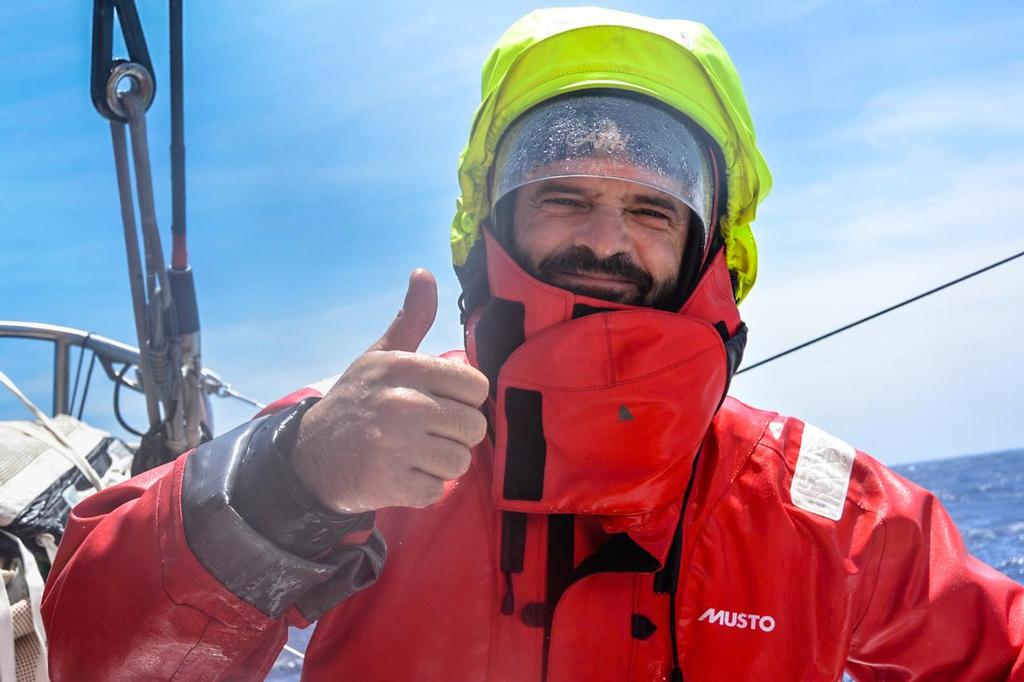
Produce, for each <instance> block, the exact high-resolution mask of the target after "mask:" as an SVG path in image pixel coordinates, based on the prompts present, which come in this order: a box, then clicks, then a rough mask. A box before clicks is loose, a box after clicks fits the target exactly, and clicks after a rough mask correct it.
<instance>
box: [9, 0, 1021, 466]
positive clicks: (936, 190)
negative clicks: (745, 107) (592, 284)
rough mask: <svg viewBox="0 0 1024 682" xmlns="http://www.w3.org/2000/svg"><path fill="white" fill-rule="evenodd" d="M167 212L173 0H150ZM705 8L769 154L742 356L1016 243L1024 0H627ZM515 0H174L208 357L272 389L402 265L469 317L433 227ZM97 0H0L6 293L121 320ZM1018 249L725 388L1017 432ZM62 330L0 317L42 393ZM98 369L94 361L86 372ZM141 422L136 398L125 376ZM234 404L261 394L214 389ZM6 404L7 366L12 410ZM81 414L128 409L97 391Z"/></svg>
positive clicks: (964, 434)
mask: <svg viewBox="0 0 1024 682" xmlns="http://www.w3.org/2000/svg"><path fill="white" fill-rule="evenodd" d="M139 4H140V12H141V14H142V20H143V24H144V27H145V29H146V34H147V38H148V41H149V46H150V51H151V53H152V54H153V57H154V61H155V66H156V69H157V72H158V73H157V75H158V80H159V85H158V93H157V101H156V103H155V104H154V106H153V109H152V110H151V112H150V116H149V122H150V147H151V150H152V153H153V156H154V177H155V179H156V182H157V188H156V189H157V200H158V216H159V220H160V224H161V227H162V228H163V229H164V230H165V234H166V233H167V231H168V230H169V222H170V204H169V180H168V178H169V175H168V155H167V148H168V143H169V141H168V138H169V122H168V88H167V84H168V81H169V79H168V74H167V57H166V54H167V42H166V27H167V15H166V11H167V9H166V3H165V2H149V1H143V2H140V3H139ZM611 6H613V7H615V8H617V9H623V10H629V11H635V12H638V13H642V14H650V15H654V16H662V17H669V16H671V17H685V18H691V19H696V20H699V21H703V22H705V23H707V24H708V25H709V26H711V28H712V29H713V30H714V31H715V32H716V34H717V35H718V36H719V38H720V39H721V40H722V41H723V42H724V43H725V45H726V46H727V47H728V48H729V50H730V53H731V55H732V57H733V60H734V62H735V63H736V65H737V68H738V69H739V71H740V73H741V75H742V77H743V81H744V85H745V87H746V92H747V97H748V101H749V104H750V108H751V111H752V113H753V116H754V121H755V125H756V127H757V132H758V137H759V141H760V144H761V145H762V149H763V151H764V153H765V156H766V157H767V159H768V162H769V165H770V166H771V168H772V171H773V173H774V176H775V187H774V189H773V191H772V194H771V195H770V196H769V197H768V199H767V200H766V201H765V203H764V204H762V207H761V211H760V214H759V218H758V220H757V222H756V223H755V232H756V234H757V236H758V243H759V247H760V261H761V265H760V273H759V281H758V284H757V286H756V288H755V289H754V291H753V293H752V294H751V295H750V296H749V297H748V299H747V301H746V302H745V303H744V304H743V307H742V312H743V314H744V316H745V318H746V321H747V323H748V324H749V326H750V328H751V336H750V343H749V345H748V347H747V361H748V363H749V362H753V361H756V360H757V359H759V358H762V357H765V356H767V355H770V354H772V353H774V352H777V351H779V350H782V349H784V348H786V347H788V346H789V345H792V344H794V343H797V342H799V341H803V340H805V339H806V338H809V337H812V336H815V335H817V334H819V333H821V332H824V331H827V330H829V329H831V328H833V327H835V326H838V325H840V324H843V323H845V322H847V321H849V320H851V319H854V318H857V317H860V316H862V315H865V314H867V313H870V312H873V311H874V310H876V309H879V308H882V307H884V306H886V305H889V304H891V303H894V302H896V301H898V300H901V299H902V298H905V297H907V296H910V295H912V294H915V293H917V292H919V291H922V290H924V289H927V288H930V287H932V286H935V285H937V284H939V283H941V282H943V281H945V280H947V279H951V278H952V277H955V276H958V275H960V274H963V273H965V272H967V271H970V270H973V269H975V268H977V267H980V266H982V265H985V264H987V263H988V262H991V261H994V260H997V259H998V258H1000V257H1002V256H1004V255H1007V254H1009V253H1011V252H1015V251H1020V250H1021V249H1024V236H1022V229H1021V228H1022V226H1024V221H1022V219H1021V215H1022V214H1024V192H1021V190H1020V188H1021V187H1022V186H1024V116H1021V115H1020V111H1022V110H1024V47H1022V44H1021V41H1020V38H1019V36H1020V35H1021V34H1022V33H1024V6H1022V5H1020V4H1019V3H1013V2H1009V1H1007V2H1002V3H995V2H992V3H956V2H945V3H940V2H936V3H927V4H924V3H904V4H899V5H896V4H895V3H883V2H826V1H823V0H822V1H810V0H809V1H806V2H799V1H796V2H757V3H721V2H689V3H679V2H672V3H669V2H636V3H627V2H619V3H611ZM532 7H533V6H532V5H526V4H521V3H503V4H500V5H499V4H488V3H468V2H460V3H445V4H444V5H443V6H436V5H434V6H428V5H426V4H424V5H413V4H405V3H388V4H387V5H386V6H385V5H383V4H371V3H363V6H361V7H353V6H350V4H349V3H334V2H327V1H325V0H321V1H316V2H314V1H303V2H288V3H281V2H275V3H269V2H268V3H248V2H246V3H243V2H231V3H228V2H223V3H208V2H196V1H195V0H192V1H191V2H186V3H185V22H186V27H185V39H186V55H185V64H186V134H187V139H186V144H187V151H188V190H189V195H188V202H189V203H188V209H189V210H188V215H189V229H190V233H191V234H190V248H191V254H192V263H193V266H194V269H195V271H196V278H197V286H198V288H199V295H200V306H201V315H202V319H203V325H204V352H205V359H206V361H207V363H208V364H209V365H210V366H212V367H214V368H215V369H216V370H218V371H219V372H220V373H221V374H222V375H223V376H225V377H226V378H228V379H229V380H230V381H232V382H233V383H234V384H235V385H236V386H237V387H238V388H240V389H241V390H243V391H245V392H247V393H250V394H253V395H256V396H259V397H261V398H263V399H265V400H269V399H272V398H274V397H276V396H278V395H281V394H283V393H286V392H288V391H289V390H290V389H291V388H293V387H297V386H300V385H303V384H305V383H307V382H309V381H312V380H315V379H318V378H321V377H324V376H328V375H331V374H336V373H339V372H341V371H342V370H343V369H344V368H345V367H346V366H347V364H348V363H349V362H350V361H351V360H352V359H353V358H354V357H355V356H356V355H357V354H358V353H359V352H361V351H362V350H363V349H364V348H365V347H366V346H367V345H368V344H369V343H370V342H372V341H373V340H374V339H375V338H376V337H377V336H378V335H379V334H380V332H381V330H383V328H384V327H385V326H386V325H387V323H388V321H389V320H390V318H391V317H392V315H393V314H394V312H395V310H396V309H397V308H398V307H399V306H400V303H401V299H402V294H403V292H404V287H405V280H406V275H407V273H408V271H409V270H410V269H412V268H413V267H416V266H426V267H429V268H430V269H431V270H433V271H434V273H435V274H436V275H437V276H438V279H439V286H440V292H439V293H440V298H441V310H440V312H439V316H438V321H437V323H436V324H435V327H434V329H433V331H432V332H431V334H430V336H429V337H428V338H427V340H426V342H425V344H424V346H423V348H424V350H426V351H428V352H440V351H443V350H446V349H448V348H453V347H457V346H459V345H460V344H461V329H460V327H459V326H458V317H457V311H456V308H455V303H454V301H455V298H456V296H457V293H458V288H457V283H456V281H455V278H454V275H453V274H452V271H451V265H450V258H449V252H448V245H447V230H448V224H449V222H450V219H451V212H452V209H453V206H454V201H455V196H456V181H455V162H456V157H457V155H458V152H459V150H460V149H461V148H462V145H463V144H464V142H465V139H466V136H467V134H468V126H469V123H470V120H471V117H472V114H473V112H474V110H475V107H476V104H477V101H478V96H479V92H478V88H479V68H480V65H481V63H482V61H483V59H484V57H485V56H486V54H487V52H488V49H489V48H490V46H491V44H493V42H494V41H495V39H496V38H497V37H498V36H499V35H500V33H501V32H502V31H503V30H504V29H505V28H506V27H507V26H508V25H509V24H510V23H511V22H512V21H514V20H515V19H516V18H518V17H519V16H521V15H522V14H524V13H525V12H527V11H529V10H530V9H532ZM90 22H91V3H83V2H72V1H70V0H68V1H67V2H49V3H6V4H3V5H0V27H2V28H0V35H2V40H0V44H3V45H4V51H3V53H2V55H0V139H2V140H3V153H2V154H0V273H2V275H0V318H7V319H23V320H37V321H46V322H52V323H57V324H65V325H68V326H74V327H80V328H83V329H87V330H91V331H94V332H96V333H100V334H104V335H107V336H111V337H115V338H118V339H121V340H124V341H128V342H132V336H133V326H132V322H131V317H130V303H129V297H128V288H127V275H126V271H125V264H124V255H123V248H124V247H123V241H122V236H121V227H120V217H119V213H118V204H117V195H116V187H115V184H114V170H113V162H112V155H111V149H110V137H109V133H108V128H107V125H106V123H105V122H104V121H103V120H102V119H100V117H99V116H98V115H97V114H96V113H95V111H94V110H93V109H92V106H91V103H90V99H89V91H88V67H89V47H90V46H89V40H90V30H91V27H90ZM1022 279H1024V263H1022V262H1020V261H1018V262H1016V263H1014V264H1010V265H1007V266H1005V267H1004V268H1002V269H1000V270H997V271H995V272H992V273H989V274H986V275H983V276H982V277H981V278H978V279H975V280H972V281H971V282H969V283H966V284H964V285H962V286H960V287H957V288H954V289H953V290H950V291H948V292H944V293H942V294H939V295H937V296H935V297H932V298H930V299H927V300H926V301H923V302H921V303H919V304H916V305H914V306H912V307H910V308H907V309H904V310H901V311H899V312H897V313H894V314H892V315H890V316H888V317H886V318H883V319H881V320H878V321H875V322H872V323H869V324H868V325H866V326H864V327H861V328H858V329H857V330H854V331H851V332H849V333H847V334H845V335H843V336H841V337H838V338H836V339H833V340H830V341H827V342H825V343H823V344H820V345H818V346H816V347H814V348H812V349H808V350H806V351H804V352H801V353H798V354H795V355H793V356H790V357H789V358H786V359H783V360H779V361H777V362H775V363H773V364H771V365H768V366H766V367H764V368H760V369H757V370H755V371H752V372H750V373H749V374H745V375H743V376H741V377H738V378H737V379H736V381H735V382H734V384H733V391H732V392H733V394H734V395H736V396H737V397H739V398H741V399H744V400H745V401H747V402H749V403H751V404H754V405H757V406H759V407H765V408H770V409H775V410H779V411H780V412H783V413H787V414H792V415H796V416H799V417H801V418H804V419H806V420H808V421H811V422H813V423H814V424H816V425H817V426H819V427H821V428H824V429H826V430H828V431H830V432H832V433H835V434H836V435H838V436H840V437H842V438H844V439H846V440H848V441H849V442H851V443H852V444H854V445H855V446H857V447H858V448H861V449H864V450H866V451H868V452H870V453H871V454H873V455H875V456H876V457H878V458H879V459H881V460H883V461H885V462H888V463H897V462H901V461H910V460H919V459H931V458H936V457H945V456H952V455H959V454H969V453H978V452H987V451H993V450H1001V449H1009V448H1019V447H1022V446H1024V428H1022V426H1021V417H1020V412H1021V407H1022V406H1024V368H1022V365H1021V364H1020V363H1019V362H1018V360H1017V356H1018V355H1019V354H1020V350H1021V349H1022V347H1024V343H1022V341H1021V338H1022V335H1024V295H1022V294H1021V288H1020V282H1021V281H1022ZM48 361H49V351H48V350H47V349H45V348H44V347H42V346H41V345H40V347H38V348H36V347H34V344H30V343H28V342H3V343H0V368H3V369H4V370H5V371H7V372H8V373H9V374H10V375H11V376H12V377H13V378H14V379H15V380H16V381H17V382H18V383H19V384H20V385H22V386H23V388H24V389H25V390H26V391H27V392H28V393H29V394H30V396H31V397H33V398H34V399H35V400H37V402H39V403H40V404H41V405H43V406H48V405H49V401H50V394H49V387H48ZM97 386H98V385H97ZM127 402H128V403H130V404H128V405H127V407H128V409H127V412H128V413H129V414H130V415H132V416H133V418H134V419H135V421H136V423H140V424H141V421H142V419H141V416H142V411H141V401H138V400H136V399H134V398H129V399H127ZM217 409H218V412H217V416H218V420H219V425H218V426H219V429H220V430H223V428H225V427H227V426H229V425H230V424H232V423H235V422H237V421H239V420H241V419H244V418H246V416H248V414H249V411H248V409H247V408H245V407H243V406H233V405H229V404H226V403H218V406H217ZM15 416H18V417H20V416H21V411H20V409H19V408H18V406H17V405H16V404H15V403H14V402H13V401H12V400H10V399H8V398H7V397H6V396H0V417H3V418H14V417H15ZM86 417H87V418H91V419H92V420H94V421H96V422H98V423H101V424H104V425H108V426H112V420H111V419H110V417H109V392H106V393H104V392H103V391H101V390H99V389H98V388H97V390H96V391H95V395H94V399H93V400H91V402H90V405H89V407H88V408H87V410H86Z"/></svg>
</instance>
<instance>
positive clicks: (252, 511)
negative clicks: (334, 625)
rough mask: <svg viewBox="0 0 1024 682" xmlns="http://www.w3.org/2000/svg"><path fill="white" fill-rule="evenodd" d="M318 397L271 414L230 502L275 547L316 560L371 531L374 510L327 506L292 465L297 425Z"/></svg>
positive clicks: (259, 431)
mask: <svg viewBox="0 0 1024 682" xmlns="http://www.w3.org/2000/svg"><path fill="white" fill-rule="evenodd" d="M318 401H319V398H306V399H305V400H302V401H301V402H299V403H296V404H295V405H293V406H292V407H290V408H287V409H285V410H282V411H281V412H278V413H277V414H274V415H271V416H270V417H268V418H267V419H266V421H265V422H264V423H263V424H262V425H261V426H260V428H259V429H257V431H256V433H254V434H253V437H252V441H251V442H250V444H249V447H248V449H247V451H246V452H245V454H244V455H243V456H242V461H241V463H240V464H239V467H238V479H237V481H236V484H235V488H234V490H232V491H231V499H230V504H231V506H232V507H234V509H235V510H236V511H237V512H238V514H239V515H240V516H241V517H242V518H243V519H245V522H246V523H248V524H249V525H250V526H252V528H253V530H255V531H256V532H257V533H259V534H260V535H262V536H263V537H265V538H267V539H268V540H270V541H271V542H273V543H274V544H275V545H277V546H278V547H280V548H281V549H283V550H285V551H286V552H290V553H291V554H295V555H296V556H300V557H303V558H305V559H314V558H316V557H318V556H319V555H321V554H323V553H324V552H325V551H327V550H328V549H330V548H331V547H332V546H333V545H335V544H337V543H338V542H339V541H340V540H341V539H342V538H344V537H345V536H346V535H349V534H350V533H357V532H361V531H367V530H370V529H371V528H373V521H374V514H373V512H365V513H362V514H343V513H339V512H335V511H332V510H330V509H328V508H327V507H325V506H324V505H323V504H322V503H321V502H320V501H319V500H318V499H316V497H314V496H313V494H312V493H311V492H309V490H307V489H306V487H305V486H304V485H303V483H302V481H301V480H300V479H299V477H298V475H297V474H296V473H295V471H294V470H293V469H292V467H291V465H290V464H289V463H288V458H289V456H290V455H291V451H292V448H294V447H295V439H296V437H297V436H298V430H299V424H300V423H301V421H302V417H303V415H304V414H305V413H306V411H307V410H308V409H309V408H310V407H312V406H313V405H315V404H316V403H317V402H318Z"/></svg>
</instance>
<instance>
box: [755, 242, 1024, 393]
mask: <svg viewBox="0 0 1024 682" xmlns="http://www.w3.org/2000/svg"><path fill="white" fill-rule="evenodd" d="M1021 256H1024V251H1020V252H1018V253H1015V254H1013V255H1012V256H1007V257H1006V258H1003V259H1002V260H999V261H996V262H995V263H991V264H989V265H986V266H985V267H983V268H979V269H978V270H975V271H974V272H970V273H968V274H966V275H963V276H962V277H957V278H956V279H953V280H950V281H948V282H946V283H945V284H940V285H939V286H937V287H935V288H934V289H929V290H928V291H925V292H924V293H921V294H918V295H917V296H912V297H911V298H908V299H906V300H905V301H901V302H899V303H897V304H895V305H891V306H889V307H888V308H885V309H884V310H879V311H878V312H877V313H872V314H871V315H868V316H867V317H862V318H861V319H859V320H856V321H854V322H851V323H849V324H846V325H843V326H842V327H839V328H838V329H833V330H832V331H830V332H828V333H827V334H822V335H821V336H818V337H815V338H813V339H811V340H810V341H804V342H803V343H801V344H799V345H796V346H793V347H792V348H789V349H787V350H784V351H782V352H781V353H776V354H775V355H772V356H771V357H767V358H765V359H764V360H759V361H758V362H755V363H754V364H752V365H750V366H749V367H745V368H743V369H741V370H740V371H738V372H736V374H743V373H744V372H749V371H750V370H752V369H755V368H757V367H760V366H761V365H767V364H768V363H769V362H772V361H773V360H778V359H779V358H781V357H785V356H787V355H789V354H790V353H795V352H796V351H798V350H802V349H804V348H807V347H808V346H811V345H814V344H816V343H818V342H819V341H824V340H825V339H827V338H829V337H831V336H835V335H836V334H840V333H842V332H845V331H846V330H848V329H852V328H854V327H856V326H857V325H860V324H864V323H865V322H868V321H870V320H873V319H875V318H876V317H881V316H882V315H885V314H886V313H891V312H892V311H894V310H896V309H897V308H902V307H903V306H905V305H909V304H911V303H913V302H915V301H920V300H921V299H922V298H925V297H926V296H931V295H932V294H934V293H937V292H939V291H942V290H943V289H948V288H949V287H951V286H953V285H955V284H959V283H960V282H963V281H966V280H969V279H970V278H972V277H976V276H978V275H980V274H981V273H983V272H988V271H989V270H992V269H994V268H998V267H999V266H1000V265H1006V264H1007V263H1009V262H1010V261H1012V260H1015V259H1017V258H1020V257H1021Z"/></svg>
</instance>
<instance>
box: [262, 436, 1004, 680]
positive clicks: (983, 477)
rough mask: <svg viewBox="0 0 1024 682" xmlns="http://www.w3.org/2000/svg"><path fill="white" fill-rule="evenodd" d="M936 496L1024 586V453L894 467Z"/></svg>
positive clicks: (295, 633) (279, 665) (975, 548)
mask: <svg viewBox="0 0 1024 682" xmlns="http://www.w3.org/2000/svg"><path fill="white" fill-rule="evenodd" d="M892 468H893V469H894V470H895V471H897V472H898V473H899V474H901V475H902V476H905V477H907V478H909V479H910V480H912V481H914V482H915V483H917V484H919V485H922V486H924V487H925V488H927V489H929V490H931V491H932V492H934V493H935V494H936V495H937V496H938V498H939V499H940V500H942V503H943V504H944V505H945V506H946V509H947V510H948V511H949V513H950V516H952V517H953V520H954V521H956V523H957V526H958V527H959V528H960V532H961V534H962V535H963V537H964V542H965V543H966V544H967V547H968V549H969V550H970V551H971V553H972V554H974V555H975V556H977V557H978V558H979V559H981V560H982V561H984V562H985V563H987V564H989V565H990V566H992V567H994V568H996V569H997V570H999V571H1001V572H1003V573H1005V574H1006V575H1008V576H1010V577H1011V578H1013V579H1014V580H1016V581H1017V582H1024V450H1009V451H1006V452H997V453H992V454H988V455H974V456H969V457H957V458H954V459H943V460H937V461H931V462H918V463H914V464H904V465H900V466H894V467H892ZM312 633H313V628H307V629H305V630H299V629H293V630H292V631H291V633H290V635H289V638H288V643H289V645H290V646H292V647H294V648H296V649H298V650H299V651H304V650H305V648H306V644H307V643H308V642H309V637H310V635H312ZM301 668H302V661H301V660H300V659H299V658H298V657H297V656H295V655H294V654H291V653H288V652H287V651H284V652H282V653H281V655H280V656H279V657H278V659H277V661H276V662H275V663H274V667H273V669H272V670H271V671H270V674H269V675H268V676H267V678H266V679H267V680H268V682H296V681H297V680H298V679H299V676H300V674H301Z"/></svg>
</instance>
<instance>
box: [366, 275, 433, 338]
mask: <svg viewBox="0 0 1024 682" xmlns="http://www.w3.org/2000/svg"><path fill="white" fill-rule="evenodd" d="M435 315H437V282H436V281H435V280H434V276H433V275H432V274H430V271H429V270H426V269H424V268H417V269H415V270H413V271H412V273H411V274H410V275H409V288H408V289H407V290H406V292H405V302H404V303H403V304H402V309H401V310H399V311H398V315H396V316H395V320H394V321H393V322H392V323H391V326H390V327H388V329H387V331H386V332H384V335H383V336H381V337H380V338H379V339H378V340H377V342H376V343H374V344H373V345H372V346H370V348H369V349H368V350H370V351H377V350H404V351H408V352H410V353H413V352H415V351H416V349H417V348H419V347H420V342H421V341H423V337H425V336H426V335H427V332H428V331H430V327H431V326H432V325H433V324H434V316H435Z"/></svg>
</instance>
